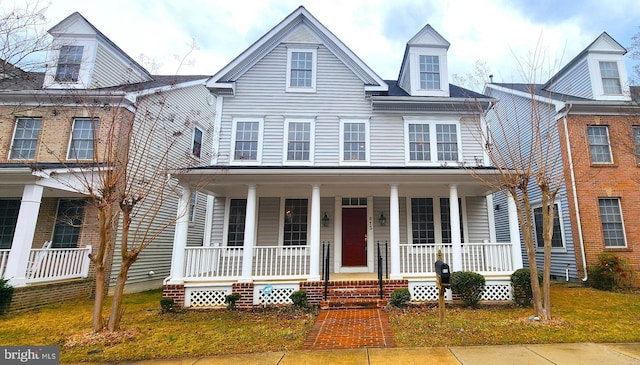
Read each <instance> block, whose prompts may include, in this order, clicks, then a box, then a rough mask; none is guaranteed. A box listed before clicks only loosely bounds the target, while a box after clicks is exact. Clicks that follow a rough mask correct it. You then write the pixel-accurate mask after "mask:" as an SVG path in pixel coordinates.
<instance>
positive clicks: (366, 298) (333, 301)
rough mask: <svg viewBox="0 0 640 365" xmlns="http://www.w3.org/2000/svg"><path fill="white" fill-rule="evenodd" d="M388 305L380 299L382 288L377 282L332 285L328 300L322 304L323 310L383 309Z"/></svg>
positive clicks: (345, 282) (334, 283) (335, 283)
mask: <svg viewBox="0 0 640 365" xmlns="http://www.w3.org/2000/svg"><path fill="white" fill-rule="evenodd" d="M386 305H387V301H386V300H385V299H380V288H379V287H378V283H377V282H375V281H368V282H363V281H353V282H349V281H343V282H333V283H331V285H330V287H329V289H328V290H327V299H326V300H322V301H321V302H320V308H321V309H364V308H381V307H384V306H386Z"/></svg>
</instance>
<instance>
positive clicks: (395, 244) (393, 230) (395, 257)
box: [389, 185, 402, 280]
mask: <svg viewBox="0 0 640 365" xmlns="http://www.w3.org/2000/svg"><path fill="white" fill-rule="evenodd" d="M389 239H390V241H391V242H390V244H391V274H390V275H389V279H391V280H398V279H402V275H401V274H400V201H399V198H398V185H391V190H390V191H389Z"/></svg>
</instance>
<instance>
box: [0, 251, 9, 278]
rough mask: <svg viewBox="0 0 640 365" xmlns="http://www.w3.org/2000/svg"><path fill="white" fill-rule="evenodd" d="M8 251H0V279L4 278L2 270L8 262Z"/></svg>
mask: <svg viewBox="0 0 640 365" xmlns="http://www.w3.org/2000/svg"><path fill="white" fill-rule="evenodd" d="M9 251H11V250H10V249H3V250H0V279H2V278H4V270H5V269H6V268H7V262H8V261H9Z"/></svg>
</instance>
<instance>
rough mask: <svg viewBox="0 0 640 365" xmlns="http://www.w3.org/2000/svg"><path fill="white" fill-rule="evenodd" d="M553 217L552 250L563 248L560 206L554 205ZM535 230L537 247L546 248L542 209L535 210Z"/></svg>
mask: <svg viewBox="0 0 640 365" xmlns="http://www.w3.org/2000/svg"><path fill="white" fill-rule="evenodd" d="M554 210H555V212H554V215H553V237H551V248H563V247H564V242H563V238H562V226H561V225H560V205H558V203H555V204H554ZM533 220H534V230H535V238H536V246H537V247H538V248H544V230H543V227H544V220H543V219H542V207H541V206H540V207H536V208H533Z"/></svg>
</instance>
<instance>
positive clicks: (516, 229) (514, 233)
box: [507, 194, 522, 271]
mask: <svg viewBox="0 0 640 365" xmlns="http://www.w3.org/2000/svg"><path fill="white" fill-rule="evenodd" d="M507 209H508V211H507V212H508V213H509V237H510V239H511V250H512V253H513V255H512V256H513V270H514V271H515V270H518V269H521V268H522V249H521V247H520V226H519V225H518V210H517V209H518V207H517V206H516V201H515V199H513V197H512V196H511V194H508V195H507Z"/></svg>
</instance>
